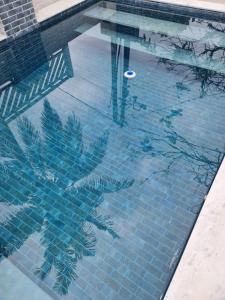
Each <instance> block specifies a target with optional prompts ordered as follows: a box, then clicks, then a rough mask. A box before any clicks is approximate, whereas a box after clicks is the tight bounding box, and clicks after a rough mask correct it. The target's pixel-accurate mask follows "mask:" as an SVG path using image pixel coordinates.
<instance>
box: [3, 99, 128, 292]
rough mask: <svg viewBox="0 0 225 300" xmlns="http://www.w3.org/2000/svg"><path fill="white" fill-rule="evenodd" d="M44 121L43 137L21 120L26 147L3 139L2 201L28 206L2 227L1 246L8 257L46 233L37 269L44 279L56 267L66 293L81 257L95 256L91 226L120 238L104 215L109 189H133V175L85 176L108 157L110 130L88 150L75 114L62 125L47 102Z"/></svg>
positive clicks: (60, 288)
mask: <svg viewBox="0 0 225 300" xmlns="http://www.w3.org/2000/svg"><path fill="white" fill-rule="evenodd" d="M41 121H42V131H43V139H42V138H41V136H40V133H39V132H38V131H37V130H36V129H35V128H34V127H33V125H32V124H31V122H30V121H29V120H28V119H27V118H22V119H20V120H19V122H18V128H19V134H20V136H21V138H22V140H23V143H24V144H25V147H26V148H25V152H22V151H21V150H20V149H19V146H18V144H17V143H16V141H15V140H13V139H12V137H11V139H9V135H7V133H6V134H5V135H6V137H5V138H3V141H2V145H1V148H0V153H1V156H2V161H1V169H0V172H1V179H0V183H1V187H2V188H3V189H4V193H2V198H1V199H0V201H1V202H6V203H9V204H15V205H23V209H21V210H20V211H19V212H18V213H16V214H15V215H14V216H13V217H12V218H11V219H9V220H8V221H7V222H6V223H5V224H4V226H1V231H0V244H1V247H0V251H1V255H4V256H9V255H11V254H12V253H13V252H14V251H16V250H17V249H19V248H20V247H21V246H22V245H23V243H24V242H25V241H26V240H27V239H28V238H29V236H30V235H31V234H32V233H34V232H41V233H42V238H41V243H42V245H43V246H44V247H45V252H44V262H43V264H42V265H41V267H40V268H39V269H37V271H36V273H37V274H38V275H39V276H40V278H42V279H44V278H45V277H46V276H47V275H48V274H49V272H50V271H51V270H52V267H53V266H54V268H55V270H56V283H55V286H54V288H55V289H56V290H57V292H58V293H60V294H66V293H67V292H68V287H69V285H70V283H71V281H72V280H73V279H75V278H76V277H77V274H76V265H77V262H78V261H79V260H80V259H82V257H83V256H93V255H95V244H96V238H95V233H94V231H93V228H92V225H95V226H96V227H97V228H98V229H100V230H105V231H107V232H108V233H109V234H110V235H111V236H112V237H113V238H117V237H118V235H117V233H116V232H115V231H114V229H113V223H112V220H111V218H110V217H109V216H102V215H100V214H99V210H98V207H99V206H100V204H101V203H102V202H103V200H104V198H103V195H104V193H112V192H116V191H119V190H121V189H125V188H128V187H130V186H131V185H132V184H133V180H123V181H117V180H114V179H110V178H108V177H100V178H95V179H89V180H87V179H86V180H85V177H87V176H88V175H90V174H91V173H92V171H93V170H94V169H95V168H96V167H97V166H98V165H99V164H100V163H101V162H102V160H103V158H104V156H105V152H106V146H107V134H106V133H104V134H103V135H102V136H101V137H99V138H98V139H97V140H96V141H95V142H94V143H92V144H91V145H90V147H89V149H86V148H85V147H84V145H83V138H82V128H81V125H80V122H79V121H78V120H77V119H76V118H75V116H74V115H71V116H69V117H68V119H67V121H66V124H65V125H63V124H62V122H61V120H60V118H59V116H58V114H57V112H56V111H55V110H54V109H52V108H51V106H50V104H49V102H48V101H45V102H44V110H43V113H42V119H41ZM5 135H4V136H5ZM3 175H4V176H3ZM9 183H10V186H9ZM21 189H22V191H21ZM20 191H21V192H20Z"/></svg>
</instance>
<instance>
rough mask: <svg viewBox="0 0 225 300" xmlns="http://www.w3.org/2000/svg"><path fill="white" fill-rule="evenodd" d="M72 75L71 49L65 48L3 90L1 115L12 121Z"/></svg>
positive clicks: (0, 103)
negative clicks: (19, 80) (25, 76)
mask: <svg viewBox="0 0 225 300" xmlns="http://www.w3.org/2000/svg"><path fill="white" fill-rule="evenodd" d="M72 76H73V70H72V66H71V61H70V55H69V50H68V48H65V49H63V50H61V51H60V52H58V53H57V54H56V55H54V56H53V57H52V58H51V59H50V60H49V61H48V62H47V63H45V64H44V65H42V66H41V67H40V68H38V69H37V71H35V72H34V73H32V74H31V75H29V76H28V77H27V78H26V79H24V80H22V81H21V82H20V83H18V84H17V85H15V86H13V85H12V86H9V87H8V88H6V89H5V90H3V91H2V93H1V94H0V117H1V118H3V119H4V121H6V122H9V121H11V120H12V119H14V118H15V117H16V116H17V115H18V114H20V113H21V112H23V111H24V110H25V109H27V108H28V107H30V106H31V105H33V104H34V103H35V102H37V101H38V100H40V99H41V98H43V97H44V96H46V95H47V94H49V93H50V92H51V91H52V90H53V89H55V88H56V87H57V86H59V85H60V84H62V83H63V82H64V81H65V80H66V79H68V78H70V77H72Z"/></svg>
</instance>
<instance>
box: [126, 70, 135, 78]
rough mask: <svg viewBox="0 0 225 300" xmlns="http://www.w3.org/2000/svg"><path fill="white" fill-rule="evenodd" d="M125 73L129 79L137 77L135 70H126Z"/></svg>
mask: <svg viewBox="0 0 225 300" xmlns="http://www.w3.org/2000/svg"><path fill="white" fill-rule="evenodd" d="M123 75H124V77H126V78H128V79H133V78H135V77H136V73H135V72H134V71H126V72H125V73H124V74H123Z"/></svg>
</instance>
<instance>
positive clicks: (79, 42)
mask: <svg viewBox="0 0 225 300" xmlns="http://www.w3.org/2000/svg"><path fill="white" fill-rule="evenodd" d="M91 30H92V29H91ZM93 30H94V31H96V32H97V31H98V32H99V30H100V27H99V25H96V26H95V27H94V28H93ZM102 34H104V32H103V33H102ZM43 37H44V36H43ZM123 43H124V44H123ZM123 43H121V42H120V45H119V44H116V43H115V40H114V43H111V42H110V39H109V41H106V40H104V39H102V40H101V39H99V38H94V37H93V35H92V36H90V35H89V34H85V33H84V34H82V35H80V36H78V37H77V38H76V39H74V40H73V41H71V42H70V43H69V44H68V48H65V49H64V50H63V52H62V53H61V54H60V55H61V56H60V55H59V56H58V57H59V59H58V60H54V61H50V62H49V63H48V64H45V65H44V66H42V67H41V68H39V69H38V70H37V71H35V72H33V73H32V74H31V75H29V76H28V77H26V78H25V79H24V80H22V81H21V82H20V83H18V84H16V85H13V86H11V87H9V88H8V89H6V90H5V91H4V92H3V93H2V94H1V96H0V99H3V100H4V99H6V98H7V97H10V99H11V102H12V104H11V102H10V105H9V106H10V107H8V106H7V103H8V102H7V101H6V102H2V103H6V104H5V107H4V109H2V110H1V112H2V118H1V123H0V131H1V146H0V151H1V169H0V172H1V179H0V197H1V198H0V201H1V202H2V203H3V204H2V205H3V207H5V210H7V212H6V213H7V214H8V217H5V216H4V219H3V216H2V220H1V223H0V247H1V248H0V250H1V252H0V253H1V255H2V261H4V257H8V259H9V260H10V261H11V262H13V263H14V264H15V265H16V266H17V267H18V268H19V269H20V270H22V272H24V273H25V274H26V276H28V277H29V278H31V279H32V280H33V281H34V282H35V283H36V284H37V285H39V286H40V287H41V288H43V290H44V291H45V292H47V293H48V294H49V295H50V296H51V297H52V298H54V299H66V300H69V299H73V300H75V299H76V300H77V299H82V300H84V299H85V300H86V299H98V300H100V299H116V300H118V299H148V300H158V299H160V297H162V295H163V293H164V292H165V289H166V287H167V285H168V283H169V280H170V278H171V276H172V274H173V272H174V269H175V267H176V264H177V262H178V260H179V257H180V255H181V253H182V250H183V248H184V246H185V243H186V241H187V238H188V236H189V234H190V231H191V228H192V226H193V224H194V221H195V220H196V217H197V215H198V213H199V210H200V208H201V205H202V203H203V201H204V197H205V195H206V194H207V192H208V189H209V187H210V184H211V182H212V180H213V178H214V176H215V174H216V171H217V169H218V167H219V164H220V162H221V160H222V157H223V153H224V132H225V101H224V94H223V92H224V86H225V81H224V77H223V75H222V74H219V73H216V72H214V71H209V70H207V69H200V68H198V67H196V66H191V65H183V64H181V63H176V62H175V61H171V60H166V59H164V60H163V59H160V58H159V57H157V56H152V55H149V54H147V53H144V52H140V51H137V50H134V49H133V48H129V47H128V43H127V41H124V42H123ZM84 49H85V51H84ZM68 58H69V59H68ZM62 62H63V63H62ZM52 66H56V68H55V69H54V70H55V71H54V72H52V73H51V72H50V75H49V73H48V72H49V70H52V69H51V68H52ZM128 68H131V69H133V70H135V72H136V73H137V77H136V78H135V79H134V80H130V81H128V80H127V79H125V78H124V77H123V72H124V70H125V69H128ZM59 70H61V71H60V72H59ZM48 76H49V77H48ZM57 76H58V77H57ZM47 77H48V79H47V80H46V78H47ZM43 86H46V88H45V89H43ZM35 91H39V92H38V93H36V94H35ZM46 91H48V92H46ZM13 95H19V96H18V98H17V99H24V100H23V101H21V103H22V104H21V103H19V100H17V102H13V101H16V100H13V99H14V98H13ZM30 95H33V96H32V97H31V96H30ZM35 97H36V98H35ZM7 99H8V98H7ZM15 99H16V97H15ZM26 99H28V100H29V105H28V106H27V107H26V109H24V105H26ZM35 99H36V100H35ZM28 100H27V101H28ZM20 105H21V107H20ZM18 108H20V109H18ZM15 207H16V210H15ZM10 209H11V212H9V211H8V210H10ZM3 213H4V209H2V210H1V214H2V215H3ZM0 266H1V265H0ZM0 291H1V286H0ZM4 300H6V299H4Z"/></svg>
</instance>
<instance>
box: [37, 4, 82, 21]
mask: <svg viewBox="0 0 225 300" xmlns="http://www.w3.org/2000/svg"><path fill="white" fill-rule="evenodd" d="M83 1H84V0H47V1H43V0H33V4H34V9H35V12H36V17H37V21H38V22H39V23H40V22H43V21H45V20H47V19H49V18H51V17H53V16H55V15H57V14H60V13H61V12H63V11H65V10H67V9H69V8H71V7H73V6H75V5H78V4H80V3H81V2H83Z"/></svg>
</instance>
